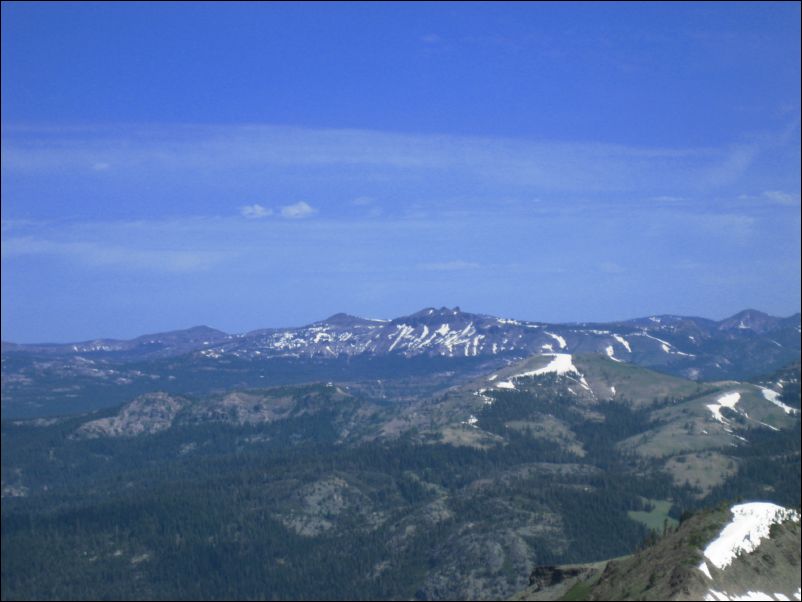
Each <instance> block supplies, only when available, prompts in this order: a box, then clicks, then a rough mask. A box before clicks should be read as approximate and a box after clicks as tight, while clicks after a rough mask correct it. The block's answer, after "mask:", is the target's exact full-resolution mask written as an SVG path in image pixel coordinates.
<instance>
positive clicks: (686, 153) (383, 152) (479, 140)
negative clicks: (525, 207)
mask: <svg viewBox="0 0 802 602" xmlns="http://www.w3.org/2000/svg"><path fill="white" fill-rule="evenodd" d="M778 140H779V138H778V136H777V135H775V136H773V137H772V136H764V137H763V138H757V137H756V138H755V139H754V141H752V142H749V141H747V142H745V143H742V144H738V145H734V146H720V147H712V148H711V147H707V148H705V147H683V148H661V147H638V146H627V145H621V144H610V143H601V142H561V141H547V140H525V139H510V138H500V137H479V136H452V135H437V134H403V133H394V132H383V131H375V130H357V129H310V128H296V127H277V126H269V125H251V126H231V127H224V126H178V125H166V126H160V127H151V128H147V127H134V126H130V127H124V126H118V127H108V128H105V129H104V128H87V129H86V130H85V131H84V132H83V135H81V130H80V128H79V129H77V130H76V128H70V129H59V128H51V129H48V128H38V129H37V128H20V127H15V126H8V127H6V128H4V134H3V153H2V165H3V169H4V170H8V171H9V172H12V173H18V172H21V173H37V174H38V173H45V174H47V173H69V172H73V171H79V170H85V169H86V166H87V165H90V166H91V165H101V163H100V162H98V159H97V157H98V156H102V157H103V162H102V164H103V165H124V166H125V170H126V171H136V170H142V169H147V170H162V171H164V172H166V173H169V174H170V177H175V176H176V175H177V174H178V173H180V172H184V171H193V172H197V171H198V170H201V171H205V172H206V173H210V174H212V173H213V174H225V173H226V172H227V171H232V172H235V173H237V174H238V177H240V175H239V174H242V173H254V171H262V170H264V169H265V168H269V167H275V168H280V169H281V168H284V167H286V166H303V167H304V168H305V171H306V172H307V173H308V174H309V176H308V177H310V178H326V179H327V180H331V178H332V175H331V168H335V167H337V168H339V167H346V168H350V167H358V168H359V170H360V177H361V178H363V179H376V180H379V181H387V180H394V179H395V178H397V177H398V176H399V175H402V176H403V177H405V178H409V177H410V176H412V177H413V179H415V178H417V179H420V178H431V177H433V176H435V175H437V174H441V175H444V176H446V177H450V178H456V179H459V180H469V181H471V182H476V183H477V184H480V183H481V184H484V185H493V186H495V187H496V188H498V187H499V186H501V185H505V186H516V187H520V186H525V187H527V188H528V189H530V190H529V192H530V193H531V192H532V190H531V189H532V188H535V189H537V190H539V191H540V192H541V193H542V192H543V191H559V192H571V191H573V192H581V193H583V194H587V193H592V192H612V191H615V192H621V191H643V192H645V193H647V194H649V193H651V194H654V189H655V188H657V187H660V188H663V187H664V186H665V182H672V183H673V185H674V187H675V188H676V190H672V191H670V194H671V195H672V196H685V195H687V194H688V191H689V190H697V191H698V190H700V189H710V188H716V187H719V186H724V185H726V184H729V183H731V182H734V181H736V180H738V179H739V178H740V177H741V176H743V174H744V173H745V172H746V171H747V170H749V169H750V168H751V166H752V165H753V163H754V162H755V159H756V158H757V157H758V156H759V155H760V154H761V153H763V152H764V151H766V150H767V149H769V148H773V147H774V146H776V145H777V144H780V142H782V141H779V142H778ZM317 172H320V173H317ZM348 173H349V171H348V169H346V170H345V174H346V177H348ZM215 177H219V176H215Z"/></svg>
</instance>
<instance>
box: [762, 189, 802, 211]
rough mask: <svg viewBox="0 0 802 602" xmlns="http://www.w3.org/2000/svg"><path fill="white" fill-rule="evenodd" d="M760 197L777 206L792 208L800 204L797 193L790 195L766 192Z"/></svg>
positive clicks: (780, 192) (771, 191) (773, 191)
mask: <svg viewBox="0 0 802 602" xmlns="http://www.w3.org/2000/svg"><path fill="white" fill-rule="evenodd" d="M762 196H763V198H765V199H766V200H768V201H770V202H772V203H776V204H778V205H786V206H789V207H794V206H797V205H799V204H800V202H799V201H800V193H798V192H797V193H795V194H791V193H788V192H783V191H782V190H766V191H765V192H763V195H762Z"/></svg>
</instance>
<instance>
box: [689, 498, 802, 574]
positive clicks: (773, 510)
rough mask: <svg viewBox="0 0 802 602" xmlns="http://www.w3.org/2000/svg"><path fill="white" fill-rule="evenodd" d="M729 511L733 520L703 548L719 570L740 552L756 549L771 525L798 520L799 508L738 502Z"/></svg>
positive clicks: (765, 536) (765, 503)
mask: <svg viewBox="0 0 802 602" xmlns="http://www.w3.org/2000/svg"><path fill="white" fill-rule="evenodd" d="M730 512H732V516H733V518H732V520H731V521H730V522H729V524H727V525H726V526H725V527H724V529H722V531H721V533H719V536H718V537H717V538H716V539H715V540H714V541H712V542H710V543H709V544H708V545H707V547H706V548H705V551H704V555H705V558H706V559H707V561H709V562H710V563H711V564H712V565H713V566H715V567H718V568H719V569H724V568H726V567H727V566H729V565H730V563H731V562H732V561H733V560H734V559H735V557H736V556H737V555H738V554H740V553H742V552H743V553H746V554H748V553H749V552H752V551H754V550H755V549H756V548H757V547H758V546H759V545H760V542H761V541H762V540H763V539H765V538H767V537H768V536H769V530H770V529H771V526H772V525H774V524H777V523H782V522H784V521H786V520H793V521H794V522H797V523H798V522H799V513H798V512H797V511H796V510H793V509H790V508H783V507H782V506H778V505H776V504H772V503H769V502H751V503H747V504H738V505H737V506H733V507H732V508H731V509H730ZM703 562H704V561H703Z"/></svg>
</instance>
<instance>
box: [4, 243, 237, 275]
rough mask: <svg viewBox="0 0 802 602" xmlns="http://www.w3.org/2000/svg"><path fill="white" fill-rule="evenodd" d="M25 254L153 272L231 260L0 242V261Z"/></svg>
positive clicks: (204, 254) (199, 253) (219, 255)
mask: <svg viewBox="0 0 802 602" xmlns="http://www.w3.org/2000/svg"><path fill="white" fill-rule="evenodd" d="M25 255H29V256H30V255H45V256H51V257H54V258H68V259H71V260H74V261H77V262H78V263H79V264H81V265H83V266H87V267H97V268H121V269H134V270H147V271H157V272H197V271H203V270H206V269H209V268H211V267H214V266H216V265H218V264H219V263H221V262H222V261H224V260H227V259H230V258H232V257H233V256H234V255H235V253H232V252H231V251H220V250H214V251H203V250H191V251H185V250H178V249H147V248H141V247H137V246H125V245H115V244H110V243H108V242H91V241H75V242H63V241H56V240H48V239H42V238H35V237H19V238H10V239H8V240H5V241H3V250H2V256H3V259H9V258H13V257H20V256H25Z"/></svg>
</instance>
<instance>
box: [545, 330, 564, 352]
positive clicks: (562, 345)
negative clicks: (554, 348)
mask: <svg viewBox="0 0 802 602" xmlns="http://www.w3.org/2000/svg"><path fill="white" fill-rule="evenodd" d="M546 334H547V335H549V336H550V337H551V338H552V339H554V340H555V341H557V342H558V343H559V344H560V349H565V348H566V347H567V346H568V343H566V342H565V339H564V338H562V337H561V336H560V335H558V334H552V333H550V332H547V333H546Z"/></svg>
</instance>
